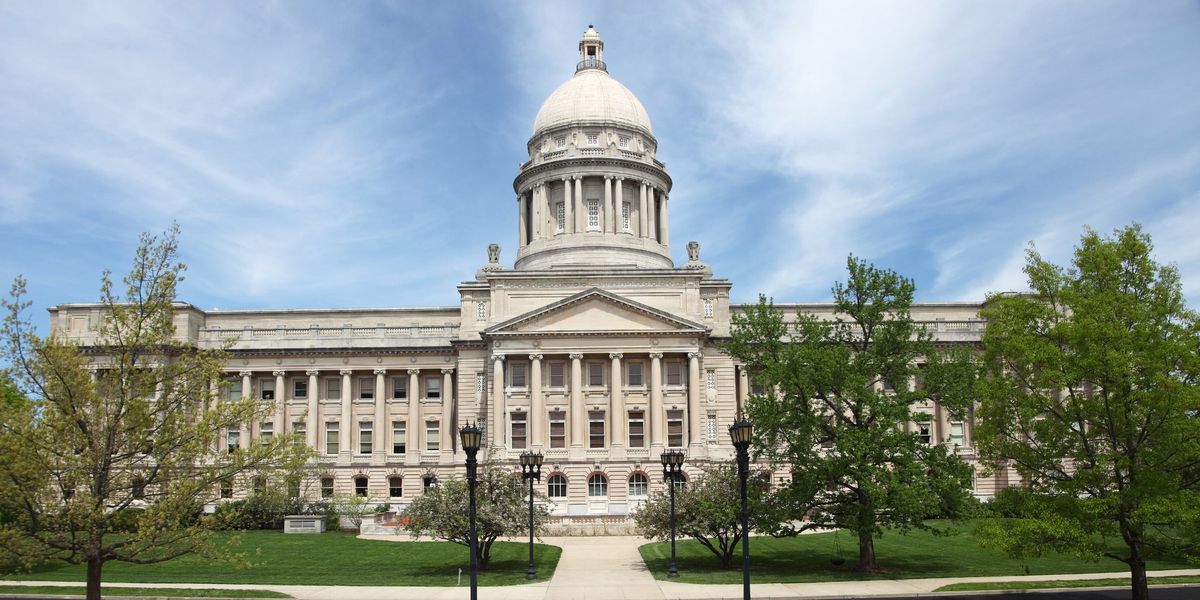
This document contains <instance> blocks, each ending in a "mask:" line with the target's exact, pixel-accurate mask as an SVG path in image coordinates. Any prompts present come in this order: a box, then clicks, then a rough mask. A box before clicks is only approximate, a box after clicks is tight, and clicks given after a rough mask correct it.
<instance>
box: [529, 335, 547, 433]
mask: <svg viewBox="0 0 1200 600" xmlns="http://www.w3.org/2000/svg"><path fill="white" fill-rule="evenodd" d="M545 420H546V399H545V398H543V397H542V355H541V354H530V355H529V442H530V443H529V446H530V448H532V449H534V450H541V449H542V448H543V447H545V446H547V445H548V444H546V432H545V431H544V428H543V423H544V422H545Z"/></svg>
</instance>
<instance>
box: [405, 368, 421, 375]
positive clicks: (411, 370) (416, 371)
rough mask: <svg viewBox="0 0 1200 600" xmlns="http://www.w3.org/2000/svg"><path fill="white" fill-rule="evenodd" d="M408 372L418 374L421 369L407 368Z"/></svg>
mask: <svg viewBox="0 0 1200 600" xmlns="http://www.w3.org/2000/svg"><path fill="white" fill-rule="evenodd" d="M408 374H409V375H420V374H421V370H420V369H409V370H408Z"/></svg>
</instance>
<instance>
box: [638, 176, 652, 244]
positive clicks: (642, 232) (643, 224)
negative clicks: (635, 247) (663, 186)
mask: <svg viewBox="0 0 1200 600" xmlns="http://www.w3.org/2000/svg"><path fill="white" fill-rule="evenodd" d="M638 189H639V190H640V192H641V193H640V194H639V195H638V237H643V238H644V237H650V228H649V226H648V225H647V223H649V217H648V215H647V214H646V182H645V181H643V182H642V184H641V186H640V187H639V188H638Z"/></svg>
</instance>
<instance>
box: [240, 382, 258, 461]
mask: <svg viewBox="0 0 1200 600" xmlns="http://www.w3.org/2000/svg"><path fill="white" fill-rule="evenodd" d="M238 375H241V376H242V400H245V399H247V398H250V397H251V396H252V395H253V394H254V390H253V389H251V388H252V387H253V386H254V380H252V379H251V378H250V377H251V376H252V375H253V372H251V371H242V372H240V373H238ZM253 427H254V424H253V423H245V422H243V423H242V424H241V425H239V426H238V432H239V433H238V436H239V437H240V438H241V439H240V440H238V444H239V446H240V447H242V448H249V447H250V431H251V428H253Z"/></svg>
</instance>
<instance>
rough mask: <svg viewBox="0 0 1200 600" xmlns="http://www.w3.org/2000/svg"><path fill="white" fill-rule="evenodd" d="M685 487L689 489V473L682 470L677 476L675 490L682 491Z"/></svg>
mask: <svg viewBox="0 0 1200 600" xmlns="http://www.w3.org/2000/svg"><path fill="white" fill-rule="evenodd" d="M685 489H687V473H684V472H683V471H680V472H679V474H678V475H676V476H675V491H677V492H682V491H683V490H685Z"/></svg>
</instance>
